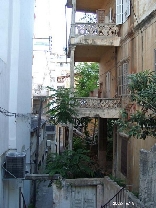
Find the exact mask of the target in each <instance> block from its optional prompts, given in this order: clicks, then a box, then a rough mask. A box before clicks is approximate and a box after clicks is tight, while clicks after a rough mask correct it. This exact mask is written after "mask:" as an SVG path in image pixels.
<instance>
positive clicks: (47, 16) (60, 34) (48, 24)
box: [34, 0, 71, 52]
mask: <svg viewBox="0 0 156 208" xmlns="http://www.w3.org/2000/svg"><path fill="white" fill-rule="evenodd" d="M66 2H67V0H56V1H54V0H36V7H35V16H36V18H35V24H34V34H35V38H48V37H49V36H50V35H51V36H52V50H53V52H61V51H63V48H65V47H66V20H67V25H68V36H69V29H70V23H71V9H69V8H67V9H66V15H65V4H66ZM68 36H67V37H68Z"/></svg>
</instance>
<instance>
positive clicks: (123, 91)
mask: <svg viewBox="0 0 156 208" xmlns="http://www.w3.org/2000/svg"><path fill="white" fill-rule="evenodd" d="M128 72H129V62H128V61H124V62H122V63H121V64H120V65H119V67H118V69H117V78H118V83H117V86H118V96H124V95H127V94H128V79H127V78H128Z"/></svg>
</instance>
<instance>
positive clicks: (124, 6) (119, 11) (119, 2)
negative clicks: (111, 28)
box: [116, 0, 131, 25]
mask: <svg viewBox="0 0 156 208" xmlns="http://www.w3.org/2000/svg"><path fill="white" fill-rule="evenodd" d="M130 5H131V2H130V0H116V25H120V24H123V23H124V22H126V20H127V19H128V17H129V16H130V13H131V12H130V10H131V7H130Z"/></svg>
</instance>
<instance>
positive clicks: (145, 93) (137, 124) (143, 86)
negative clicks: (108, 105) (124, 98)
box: [116, 70, 156, 139]
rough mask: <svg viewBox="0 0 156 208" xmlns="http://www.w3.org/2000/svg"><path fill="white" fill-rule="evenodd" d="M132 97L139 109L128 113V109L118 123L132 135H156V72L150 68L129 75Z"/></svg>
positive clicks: (139, 136) (142, 137)
mask: <svg viewBox="0 0 156 208" xmlns="http://www.w3.org/2000/svg"><path fill="white" fill-rule="evenodd" d="M128 78H129V80H130V82H129V90H130V93H131V94H130V99H131V101H132V102H133V103H135V104H138V107H139V109H138V110H137V111H136V112H135V113H133V114H131V115H128V112H127V111H126V109H124V110H123V111H122V113H121V119H119V120H118V121H117V122H116V123H117V124H118V126H119V129H120V131H124V132H126V133H127V134H128V135H129V136H130V137H131V136H136V137H137V138H140V139H146V137H147V136H154V137H155V136H156V74H155V72H150V71H149V70H146V71H143V72H139V73H137V74H131V75H129V77H128Z"/></svg>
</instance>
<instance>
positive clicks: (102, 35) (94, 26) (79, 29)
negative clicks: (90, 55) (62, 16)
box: [69, 23, 120, 46]
mask: <svg viewBox="0 0 156 208" xmlns="http://www.w3.org/2000/svg"><path fill="white" fill-rule="evenodd" d="M118 32H119V29H118V27H117V26H116V24H114V23H75V24H72V25H71V33H70V40H69V44H71V45H96V46H119V45H120V37H119V36H118Z"/></svg>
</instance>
